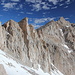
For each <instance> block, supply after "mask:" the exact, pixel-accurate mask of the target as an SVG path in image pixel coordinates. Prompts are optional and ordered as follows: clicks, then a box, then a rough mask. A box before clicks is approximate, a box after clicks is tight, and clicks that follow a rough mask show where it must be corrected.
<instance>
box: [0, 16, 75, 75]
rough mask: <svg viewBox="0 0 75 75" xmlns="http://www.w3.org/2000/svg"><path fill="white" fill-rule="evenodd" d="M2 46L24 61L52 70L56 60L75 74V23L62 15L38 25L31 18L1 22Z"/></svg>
mask: <svg viewBox="0 0 75 75" xmlns="http://www.w3.org/2000/svg"><path fill="white" fill-rule="evenodd" d="M0 49H2V50H4V51H5V52H7V53H9V54H11V55H12V56H14V57H15V58H17V59H19V60H20V61H22V63H23V64H25V65H27V66H30V67H34V68H37V67H38V64H40V65H41V68H42V69H43V70H44V72H48V73H50V74H51V70H54V69H55V68H54V67H53V65H52V64H54V65H55V66H56V68H57V69H59V71H60V72H62V73H63V74H64V75H75V24H73V23H70V22H68V21H66V20H65V19H64V18H63V17H61V18H60V19H59V20H58V21H51V22H49V23H47V24H46V25H44V26H42V27H40V28H38V29H34V27H33V26H32V25H28V18H24V19H22V20H21V21H20V22H18V23H17V22H15V21H13V20H10V21H8V22H6V23H5V24H3V25H2V26H0Z"/></svg>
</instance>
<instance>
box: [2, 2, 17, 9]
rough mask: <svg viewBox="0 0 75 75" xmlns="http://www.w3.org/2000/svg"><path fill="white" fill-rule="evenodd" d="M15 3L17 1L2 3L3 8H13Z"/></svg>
mask: <svg viewBox="0 0 75 75" xmlns="http://www.w3.org/2000/svg"><path fill="white" fill-rule="evenodd" d="M15 5H17V3H4V4H3V7H4V8H8V9H9V8H14V6H15Z"/></svg>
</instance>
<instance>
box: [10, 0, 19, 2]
mask: <svg viewBox="0 0 75 75" xmlns="http://www.w3.org/2000/svg"><path fill="white" fill-rule="evenodd" d="M11 1H14V2H19V1H20V0H11Z"/></svg>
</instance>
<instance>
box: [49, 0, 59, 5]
mask: <svg viewBox="0 0 75 75" xmlns="http://www.w3.org/2000/svg"><path fill="white" fill-rule="evenodd" d="M48 1H49V2H52V3H53V4H54V5H56V4H57V3H58V2H59V1H58V0H48Z"/></svg>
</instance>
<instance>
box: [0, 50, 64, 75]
mask: <svg viewBox="0 0 75 75" xmlns="http://www.w3.org/2000/svg"><path fill="white" fill-rule="evenodd" d="M0 64H2V65H3V66H4V68H5V70H6V73H7V75H50V74H49V73H44V72H43V70H42V69H41V68H40V65H38V66H39V68H38V70H36V69H33V68H30V67H27V66H24V65H21V64H20V63H19V62H16V61H15V60H13V59H12V58H11V57H9V56H8V54H6V53H5V52H3V51H2V50H0ZM51 75H63V74H62V73H60V72H56V71H52V72H51Z"/></svg>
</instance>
